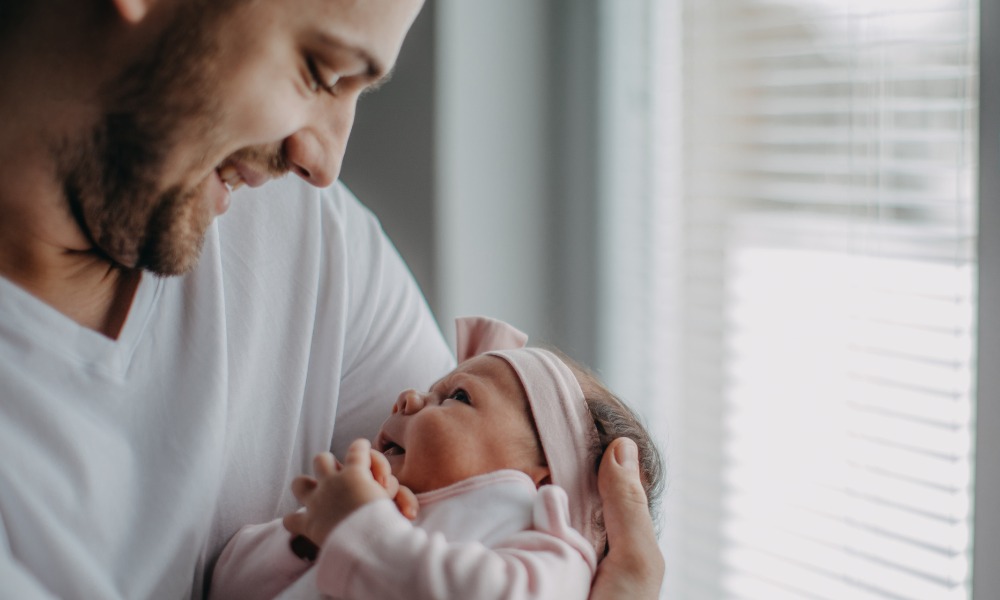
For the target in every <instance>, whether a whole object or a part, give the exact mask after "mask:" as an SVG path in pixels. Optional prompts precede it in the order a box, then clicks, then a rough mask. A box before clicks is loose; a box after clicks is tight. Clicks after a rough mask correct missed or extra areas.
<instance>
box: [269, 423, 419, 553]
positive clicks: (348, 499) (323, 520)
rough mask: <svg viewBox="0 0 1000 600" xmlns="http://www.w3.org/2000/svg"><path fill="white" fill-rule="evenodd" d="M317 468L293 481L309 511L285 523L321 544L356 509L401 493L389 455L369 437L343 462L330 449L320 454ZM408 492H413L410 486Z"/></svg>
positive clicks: (355, 444) (352, 448) (354, 445)
mask: <svg viewBox="0 0 1000 600" xmlns="http://www.w3.org/2000/svg"><path fill="white" fill-rule="evenodd" d="M313 471H314V472H315V474H316V477H315V478H312V477H306V476H300V477H296V478H295V480H294V481H293V482H292V493H293V494H295V497H296V498H298V500H299V502H301V503H302V505H303V506H304V507H305V511H300V512H295V513H291V514H289V515H286V516H285V518H284V520H283V523H284V525H285V529H287V530H288V531H290V532H291V533H292V534H295V535H303V536H305V537H306V538H308V539H309V540H310V541H311V542H312V543H314V544H316V545H317V546H319V547H322V546H323V542H324V541H325V540H326V536H327V535H329V534H330V532H331V531H333V528H334V527H336V526H337V525H338V524H339V523H340V522H341V521H343V520H344V519H345V518H346V517H347V516H348V515H349V514H351V513H352V512H354V511H355V510H356V509H358V508H360V507H361V506H364V505H365V504H367V503H369V502H374V501H375V500H381V499H383V498H395V497H397V496H399V492H400V485H399V481H397V480H396V478H395V477H394V476H393V475H392V474H391V473H390V470H389V464H388V462H387V461H386V460H385V457H384V456H382V455H381V454H379V453H377V452H373V451H372V448H371V444H370V443H369V442H368V440H363V439H359V440H355V441H354V442H353V443H351V445H350V447H349V448H348V449H347V457H346V459H345V460H344V463H343V464H340V463H339V462H337V460H336V459H335V458H334V457H333V455H332V454H330V453H329V452H323V453H321V454H317V455H316V458H314V459H313ZM403 489H405V488H403ZM406 493H407V494H408V495H409V496H412V495H413V494H412V493H411V492H409V490H406ZM415 503H416V500H415V499H414V500H413V505H412V507H411V508H410V510H413V512H414V514H415V508H413V507H415ZM407 506H409V504H408V503H407ZM401 510H403V509H401ZM404 514H406V513H405V512H404Z"/></svg>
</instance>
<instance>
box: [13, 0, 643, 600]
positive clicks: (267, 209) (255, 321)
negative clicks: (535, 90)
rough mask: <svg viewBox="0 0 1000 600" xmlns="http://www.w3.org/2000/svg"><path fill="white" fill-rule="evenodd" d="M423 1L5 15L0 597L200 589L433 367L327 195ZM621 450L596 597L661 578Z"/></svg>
mask: <svg viewBox="0 0 1000 600" xmlns="http://www.w3.org/2000/svg"><path fill="white" fill-rule="evenodd" d="M420 5H421V0H363V1H362V0H297V1H294V2H293V1H291V0H114V1H111V2H100V1H97V0H94V1H82V0H43V1H39V2H31V3H11V2H2V3H0V57H2V60H0V80H2V81H3V86H2V87H0V115H3V117H2V119H0V214H2V215H3V217H2V219H0V275H2V278H0V354H2V355H3V360H2V361H0V455H2V456H3V459H2V461H0V596H2V597H4V598H7V597H10V598H19V599H23V598H36V597H38V598H42V597H67V598H68V597H74V598H75V597H78V598H146V597H164V598H173V597H186V596H192V597H200V596H201V595H202V594H203V593H204V586H205V582H206V581H207V578H208V576H209V575H210V572H211V566H212V564H213V562H214V560H215V559H216V558H217V556H218V553H219V550H220V549H221V546H222V544H224V542H225V541H226V539H227V538H228V537H229V536H231V535H232V533H234V532H235V530H236V529H237V528H238V527H239V526H240V525H242V524H245V523H250V522H262V521H266V520H268V519H271V518H273V517H275V516H278V515H280V514H283V513H285V512H288V511H290V510H294V509H295V505H294V501H293V500H290V496H291V495H290V494H289V493H288V484H289V483H290V481H291V479H292V478H293V477H294V476H295V475H297V474H298V473H300V472H305V471H308V469H309V461H310V458H311V457H312V455H313V454H315V453H316V452H319V451H322V450H326V449H330V448H331V447H332V449H333V451H334V452H335V453H336V452H338V451H341V450H342V449H343V448H345V447H346V444H347V443H348V442H349V441H350V440H351V439H353V438H355V437H358V436H370V435H371V433H372V432H373V431H374V427H375V426H376V425H377V424H378V422H380V421H381V419H382V417H383V415H384V413H385V411H386V410H387V409H388V407H389V405H390V403H391V399H392V398H394V397H395V394H396V393H397V392H398V390H400V389H403V388H405V387H411V386H413V385H415V384H428V383H430V382H431V381H432V380H433V379H435V378H436V377H437V376H438V375H439V374H441V373H443V372H444V371H446V370H447V369H448V368H449V366H450V364H451V361H452V360H453V359H452V358H451V357H450V355H449V352H448V350H447V348H446V346H445V345H444V343H443V342H442V340H441V338H440V334H439V333H438V331H437V328H436V325H435V324H434V322H433V320H432V319H431V317H430V314H429V311H428V310H427V308H426V306H425V305H424V303H423V300H422V298H421V297H420V295H419V291H418V290H417V289H416V286H415V284H414V283H413V281H412V279H411V278H410V276H409V274H408V273H407V271H406V269H405V267H404V266H403V265H402V262H401V260H400V259H399V257H398V256H397V255H396V253H395V251H394V250H393V249H392V247H391V245H390V244H389V243H388V242H387V241H386V240H385V238H384V237H383V235H382V233H381V230H380V229H379V227H378V224H377V222H375V220H374V219H373V218H372V217H371V215H370V214H368V213H367V211H365V210H364V209H363V208H361V207H360V205H358V204H357V202H356V201H355V200H354V199H353V197H351V196H350V194H349V193H348V192H347V191H346V190H345V189H344V188H343V187H342V186H332V187H328V186H331V184H332V183H333V182H334V180H335V179H336V177H337V174H338V171H339V165H340V160H341V157H342V156H343V152H344V148H345V144H346V142H347V138H348V135H349V133H350V129H351V124H352V122H353V117H354V108H355V103H356V100H357V97H358V94H359V93H360V92H361V91H363V90H365V89H368V88H370V87H372V86H375V85H377V84H378V82H379V81H380V80H381V79H382V78H384V77H385V76H386V74H387V73H388V72H389V70H390V69H391V68H392V65H393V64H394V62H395V59H396V55H397V53H398V51H399V47H400V44H401V43H402V40H403V37H404V36H405V33H406V31H407V29H408V28H409V26H410V24H411V23H412V21H413V19H414V17H415V16H416V14H417V12H418V11H419V9H420ZM286 173H292V174H295V175H297V176H298V178H299V179H295V178H291V177H286V178H283V179H281V180H280V181H275V182H273V183H271V184H269V185H267V186H265V187H259V186H261V185H263V184H264V183H266V182H267V181H269V180H271V179H277V178H278V177H280V176H282V175H284V174H286ZM302 181H305V182H307V183H308V184H312V186H316V187H310V186H308V185H305V184H303V183H302ZM244 185H246V186H249V187H250V188H254V189H249V190H242V191H240V192H239V193H238V194H236V195H235V197H234V196H233V194H232V191H231V190H234V189H236V188H240V187H242V186H244ZM317 188H326V189H317ZM231 202H232V206H231V205H230V203H231ZM225 212H228V213H229V214H227V215H226V217H225V218H223V219H219V220H215V217H216V216H218V215H221V214H222V213H225ZM334 423H336V429H334ZM632 450H634V447H633V446H632V445H631V444H630V443H628V442H624V441H622V440H619V441H618V442H617V443H616V445H615V446H614V447H613V448H612V449H611V450H610V451H609V452H608V454H607V455H606V456H605V458H604V462H603V464H602V469H601V474H600V485H601V490H602V494H603V496H604V499H605V501H606V515H605V519H606V522H607V527H608V534H609V538H610V545H611V553H610V555H609V557H608V558H607V560H606V561H605V562H604V564H603V565H602V567H601V570H600V571H599V573H598V577H597V579H596V581H595V584H594V592H593V596H592V597H593V598H598V599H607V598H621V597H631V598H638V597H654V596H655V594H656V590H657V588H658V585H659V580H660V577H661V575H662V559H661V558H660V556H659V553H658V551H657V550H656V542H655V539H654V538H653V534H652V525H651V524H650V523H649V519H648V516H646V512H645V500H644V497H643V496H642V489H641V486H639V482H638V476H637V474H636V473H637V469H634V468H632V466H631V465H632V464H633V463H634V453H633V452H632ZM630 457H631V458H630ZM626 540H627V541H626Z"/></svg>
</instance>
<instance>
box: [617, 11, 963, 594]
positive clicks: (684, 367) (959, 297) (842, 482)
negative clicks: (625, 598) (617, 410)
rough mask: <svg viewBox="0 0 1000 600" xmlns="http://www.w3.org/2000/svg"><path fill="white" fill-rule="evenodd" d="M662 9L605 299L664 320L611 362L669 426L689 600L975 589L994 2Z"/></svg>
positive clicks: (670, 536) (637, 85)
mask: <svg viewBox="0 0 1000 600" xmlns="http://www.w3.org/2000/svg"><path fill="white" fill-rule="evenodd" d="M626 4H629V3H626ZM637 6H638V5H636V4H632V5H631V7H630V8H629V9H628V10H631V11H632V13H631V14H632V15H633V17H634V18H632V19H631V20H628V19H624V20H623V19H621V18H619V19H618V21H615V20H614V19H611V22H612V23H613V24H614V27H617V31H618V36H619V37H617V38H616V37H614V36H612V37H611V38H610V39H611V40H612V41H615V40H617V41H619V42H623V43H631V44H633V45H635V44H638V45H641V46H642V47H644V48H645V50H646V55H645V57H646V58H645V62H642V63H640V64H639V65H638V67H637V66H636V65H634V64H633V65H631V66H628V67H626V66H622V65H615V64H613V63H611V64H609V65H607V67H608V68H609V70H610V71H612V72H617V70H616V69H618V68H622V69H624V68H631V69H633V70H635V69H637V68H638V69H639V70H640V71H641V76H637V77H636V78H635V79H634V80H633V81H632V83H633V85H632V86H629V85H622V86H619V88H618V91H617V92H614V93H617V94H619V95H620V94H626V100H620V101H619V102H617V103H612V102H609V103H608V105H609V106H611V107H614V108H615V110H617V111H621V110H622V109H623V108H624V109H627V110H628V112H629V114H630V116H629V117H628V119H634V118H635V114H642V115H644V119H645V124H646V126H647V128H646V129H645V130H644V132H643V133H642V134H640V135H632V136H631V137H625V136H624V135H623V134H621V133H617V134H609V135H608V136H607V139H608V140H609V143H610V145H611V149H609V150H608V152H609V153H612V152H614V153H616V154H617V155H618V156H619V158H618V160H619V161H621V158H620V156H621V155H622V154H624V155H627V156H630V157H631V158H632V159H634V161H635V162H638V163H641V164H642V165H644V168H643V169H638V176H639V178H640V179H642V181H643V184H642V185H637V184H635V183H632V184H631V185H632V187H633V188H641V189H639V191H637V192H636V193H635V194H633V195H631V196H628V197H626V198H622V197H620V196H618V197H615V195H614V188H615V185H614V182H615V177H614V176H613V175H612V176H609V184H608V186H607V189H606V190H605V196H606V201H607V205H608V207H609V209H608V212H607V218H608V220H609V222H610V223H611V224H609V225H608V227H609V229H610V230H612V231H615V229H614V228H617V231H621V230H628V229H629V227H628V225H629V224H625V223H623V222H622V220H621V219H622V218H631V219H632V221H631V227H632V229H631V231H632V235H633V237H635V238H640V239H641V240H643V241H642V242H635V241H632V242H631V245H630V246H629V247H631V248H633V252H634V253H638V252H641V253H642V255H641V257H640V256H637V255H633V256H630V255H629V254H628V253H626V252H624V251H622V250H618V251H617V253H615V252H612V253H611V254H612V256H614V258H613V259H610V261H609V266H607V267H605V268H606V269H608V270H611V269H614V266H613V265H614V264H615V261H618V262H619V263H620V264H621V265H625V264H634V263H641V264H642V265H643V266H644V269H645V271H644V274H643V275H641V276H636V277H635V278H634V280H633V281H632V282H631V284H628V282H624V283H626V285H625V288H624V290H623V289H622V285H621V284H622V283H623V282H621V281H619V285H616V286H615V288H614V289H615V293H619V294H624V295H631V296H641V297H643V298H644V299H643V300H635V301H631V304H632V305H633V306H641V307H642V312H641V313H640V312H639V311H635V310H631V311H629V312H628V313H625V312H621V311H619V312H617V313H616V312H615V311H614V308H615V306H624V305H627V304H628V303H629V301H626V300H618V301H617V304H616V303H615V302H607V303H606V304H605V305H606V306H607V307H608V312H607V313H606V318H607V319H608V320H610V321H615V320H625V321H631V322H634V321H635V320H636V319H637V318H639V319H642V320H643V322H645V323H647V324H648V325H649V326H648V327H646V328H637V327H635V326H631V327H629V326H623V327H619V328H609V329H608V333H606V336H605V341H606V342H608V343H607V344H606V346H607V347H609V348H614V353H615V354H616V356H615V357H613V358H610V357H609V358H608V360H607V362H606V363H604V364H608V365H611V366H610V368H609V369H610V374H609V379H610V380H612V382H613V383H615V384H616V385H620V386H624V387H626V389H628V388H629V386H631V389H630V392H629V393H630V394H631V395H632V396H633V397H638V398H642V399H643V400H644V402H646V405H647V406H646V409H647V413H648V414H650V415H651V418H652V419H654V420H655V421H656V423H657V427H658V428H660V430H661V431H663V432H664V435H665V439H666V447H667V454H668V464H669V470H670V474H671V476H670V485H669V489H668V496H667V500H666V505H667V511H666V512H667V518H666V522H665V532H664V535H663V538H664V543H665V549H666V552H667V564H668V575H667V590H668V593H667V597H670V598H684V599H685V600H688V599H699V598H711V599H717V598H734V599H736V598H739V599H757V598H759V599H769V600H770V599H781V598H817V599H819V598H824V599H825V598H830V599H833V598H837V599H841V598H842V599H851V600H854V599H867V598H872V599H875V598H879V599H885V598H892V599H903V598H907V599H910V598H912V599H952V598H955V599H957V598H968V597H969V594H970V589H969V582H970V569H971V566H970V565H971V557H970V551H971V550H970V548H971V519H972V511H973V506H972V502H971V486H972V485H973V483H974V482H973V457H972V447H973V439H972V436H973V431H974V423H973V415H974V410H973V406H974V404H973V403H974V390H973V381H974V369H975V356H974V352H973V349H974V347H975V324H976V323H975V322H976V306H975V290H974V281H975V277H976V256H975V248H976V238H975V232H976V230H977V229H976V228H977V222H976V218H977V215H976V203H975V200H976V196H975V189H974V182H975V181H976V137H975V132H976V131H977V112H976V111H977V100H976V99H977V86H976V82H977V73H978V69H979V65H978V62H977V56H976V49H977V44H978V42H977V39H976V36H977V31H978V23H977V4H976V3H975V2H967V1H962V0H905V1H904V0H865V1H863V2H862V1H846V2H845V1H839V0H838V1H834V0H798V1H786V2H774V1H766V0H674V1H661V2H656V1H654V0H649V1H648V2H646V3H644V4H642V5H641V7H639V8H637ZM609 10H611V11H612V12H615V11H618V12H621V11H622V10H624V9H621V8H618V9H609ZM623 23H626V24H627V23H630V24H631V27H632V28H633V29H632V30H631V34H630V35H629V34H628V33H627V32H628V27H627V26H625V25H623ZM642 77H645V78H647V79H648V81H649V82H650V83H649V84H648V85H645V86H644V85H643V84H642ZM628 98H631V99H632V101H631V102H629V101H628V100H627V99H628ZM606 116H607V118H608V119H609V121H610V122H611V123H615V122H620V121H621V120H622V118H623V117H622V116H621V115H620V114H615V113H611V112H609V113H607V114H606ZM633 130H634V128H633ZM611 142H613V143H611ZM626 147H627V148H629V149H628V150H624V149H623V148H626ZM610 162H611V163H612V164H614V160H611V161H610ZM632 173H633V174H635V173H636V169H635V168H634V167H633V169H632ZM616 203H617V204H618V205H620V204H621V203H628V206H629V207H630V208H628V209H626V210H623V211H622V214H624V215H625V217H622V218H619V220H618V221H617V222H614V219H615V217H614V212H615V207H616ZM636 206H639V207H641V209H636V208H635V207H636ZM633 212H638V213H639V214H641V215H642V217H641V218H635V217H630V216H629V215H631V214H632V213H633ZM609 235H610V240H611V241H610V242H608V245H609V246H616V245H617V244H615V243H614V235H613V234H609ZM618 235H619V236H621V235H622V234H620V233H619V234H618ZM628 272H630V270H629V268H628V267H624V266H619V270H618V271H616V272H615V274H614V277H617V278H618V279H619V280H620V279H621V278H622V277H623V275H622V273H628ZM637 314H639V315H640V316H638V317H637V316H636V315H637ZM616 331H618V332H619V333H615V332H616ZM636 331H639V333H635V332H636ZM620 332H633V333H631V334H629V335H631V337H630V338H629V339H625V337H623V336H625V335H626V334H623V333H620ZM628 348H634V350H629V349H628ZM609 352H610V351H609ZM630 362H632V363H636V364H640V365H642V367H641V368H639V369H637V368H635V367H634V366H631V367H630V366H628V365H627V363H630ZM630 382H631V383H630ZM664 423H665V424H664Z"/></svg>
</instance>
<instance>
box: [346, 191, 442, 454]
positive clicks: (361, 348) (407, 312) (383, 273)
mask: <svg viewBox="0 0 1000 600" xmlns="http://www.w3.org/2000/svg"><path fill="white" fill-rule="evenodd" d="M327 193H330V194H333V195H334V196H335V197H334V198H333V200H334V203H333V204H334V206H335V208H337V209H338V210H340V211H342V214H341V215H338V216H337V218H335V219H333V220H332V221H331V222H332V223H334V224H335V226H336V227H339V228H342V231H340V232H339V233H340V237H341V239H343V240H344V243H343V247H342V248H338V249H337V250H336V251H338V252H344V253H345V256H344V258H343V260H344V261H345V262H344V263H343V264H344V268H345V269H346V275H347V277H346V289H344V290H334V291H335V292H336V293H337V295H338V297H340V298H343V300H344V305H343V307H342V310H343V311H345V314H342V315H339V317H340V318H343V322H344V323H346V327H347V331H346V334H345V339H344V368H343V371H342V373H341V379H340V394H339V398H340V402H339V404H338V407H337V415H336V425H335V428H334V438H333V443H332V449H333V452H334V454H337V455H338V456H339V455H342V453H343V452H344V451H345V450H346V449H347V446H348V445H349V444H350V442H351V441H352V440H354V439H356V438H358V437H364V438H368V439H371V438H372V437H373V436H374V435H375V433H376V432H377V431H378V427H379V425H380V424H381V423H382V421H383V420H384V419H385V417H386V416H387V415H388V414H389V410H390V408H391V406H392V404H393V403H394V401H395V399H396V397H397V396H398V395H399V393H400V392H401V391H402V390H404V389H407V388H426V387H428V386H429V385H430V384H431V383H432V382H434V381H435V380H437V379H438V378H440V377H441V376H442V375H443V374H445V373H446V372H448V371H449V370H450V369H451V368H453V367H454V362H455V359H454V356H453V354H452V352H451V350H450V349H449V348H448V346H447V344H446V343H445V341H444V338H443V337H442V336H441V331H440V329H439V328H438V325H437V322H436V321H435V320H434V317H433V315H432V314H431V311H430V309H429V308H428V306H427V302H426V301H425V300H424V297H423V294H422V293H421V291H420V289H419V287H418V286H417V283H416V281H415V280H414V278H413V276H412V274H411V273H410V271H409V269H408V268H407V266H406V264H405V263H404V262H403V259H402V258H401V257H400V255H399V253H398V252H397V251H396V248H395V247H394V246H393V245H392V243H391V242H390V241H389V239H388V237H386V235H385V233H384V232H383V230H382V227H381V225H380V224H379V222H378V220H377V219H376V218H375V216H374V215H372V214H371V212H370V211H368V210H367V209H366V208H364V207H363V206H361V204H360V203H359V202H358V201H357V200H356V199H355V198H354V197H353V196H352V195H351V194H350V192H349V191H347V189H346V188H344V187H343V186H335V187H333V188H330V190H328V191H327ZM331 258H333V259H336V258H339V257H331ZM335 284H336V285H343V282H341V281H338V282H335Z"/></svg>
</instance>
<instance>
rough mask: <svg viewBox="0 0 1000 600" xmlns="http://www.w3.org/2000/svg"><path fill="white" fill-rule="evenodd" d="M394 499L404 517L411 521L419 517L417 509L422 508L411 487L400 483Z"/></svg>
mask: <svg viewBox="0 0 1000 600" xmlns="http://www.w3.org/2000/svg"><path fill="white" fill-rule="evenodd" d="M393 479H395V477H393ZM397 485H398V484H397ZM392 501H393V502H395V503H396V508H398V509H399V512H401V513H403V516H404V517H406V518H407V519H409V520H411V521H412V520H413V519H416V518H417V510H419V508H420V503H419V502H417V496H416V494H414V493H413V491H412V490H410V488H408V487H406V486H405V485H400V486H399V490H397V491H396V493H395V494H394V496H393V499H392Z"/></svg>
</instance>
